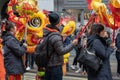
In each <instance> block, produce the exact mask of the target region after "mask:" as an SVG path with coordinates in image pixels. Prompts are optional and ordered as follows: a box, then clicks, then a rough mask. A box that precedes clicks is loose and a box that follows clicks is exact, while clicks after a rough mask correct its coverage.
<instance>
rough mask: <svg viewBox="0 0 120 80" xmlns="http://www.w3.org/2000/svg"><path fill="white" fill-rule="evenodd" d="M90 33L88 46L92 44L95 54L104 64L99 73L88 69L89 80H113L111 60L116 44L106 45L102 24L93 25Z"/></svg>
mask: <svg viewBox="0 0 120 80" xmlns="http://www.w3.org/2000/svg"><path fill="white" fill-rule="evenodd" d="M90 33H91V34H90V36H89V37H88V40H87V46H89V45H91V44H92V47H91V49H94V50H95V54H96V56H97V57H99V58H100V59H101V61H102V64H101V67H100V69H99V70H98V71H97V72H96V71H94V70H93V69H91V68H90V67H88V71H87V73H88V80H113V79H112V73H111V69H110V61H109V58H110V55H111V54H112V53H113V51H114V48H115V43H114V42H112V43H110V44H109V45H108V44H107V43H106V40H105V29H104V26H103V25H102V24H94V25H92V27H91V32H90ZM99 45H100V46H99Z"/></svg>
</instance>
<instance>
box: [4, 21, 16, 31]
mask: <svg viewBox="0 0 120 80" xmlns="http://www.w3.org/2000/svg"><path fill="white" fill-rule="evenodd" d="M14 26H15V24H14V23H12V22H7V23H6V26H5V31H10V29H11V28H14Z"/></svg>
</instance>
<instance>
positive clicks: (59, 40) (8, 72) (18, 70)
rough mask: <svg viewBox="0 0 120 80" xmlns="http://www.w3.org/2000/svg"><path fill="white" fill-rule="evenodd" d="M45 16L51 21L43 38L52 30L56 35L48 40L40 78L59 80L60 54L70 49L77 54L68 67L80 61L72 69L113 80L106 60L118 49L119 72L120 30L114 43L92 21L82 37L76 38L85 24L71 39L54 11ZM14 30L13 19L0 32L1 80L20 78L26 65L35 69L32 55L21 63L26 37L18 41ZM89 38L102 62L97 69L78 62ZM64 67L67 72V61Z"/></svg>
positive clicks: (97, 78) (90, 79)
mask: <svg viewBox="0 0 120 80" xmlns="http://www.w3.org/2000/svg"><path fill="white" fill-rule="evenodd" d="M48 17H49V21H50V24H48V25H47V28H45V29H44V30H43V32H44V36H43V37H46V36H47V35H48V34H51V33H56V34H57V35H52V36H50V38H49V40H48V42H49V44H48V47H49V48H48V51H49V54H50V55H51V57H50V59H49V61H48V64H47V67H46V68H45V75H44V77H43V78H41V79H40V78H39V80H62V76H63V73H62V65H63V55H65V54H67V53H68V52H70V51H71V50H73V49H75V51H76V56H75V58H74V60H73V64H72V66H71V68H72V69H75V68H76V67H77V63H79V68H78V70H77V71H75V72H76V73H79V72H82V74H84V75H86V74H87V75H88V80H113V79H112V73H111V69H110V61H109V59H110V55H111V54H112V53H113V52H114V51H115V50H116V49H117V50H116V58H117V62H118V67H117V74H118V75H120V33H118V35H117V37H116V40H115V42H113V41H112V39H111V37H110V33H109V32H108V31H106V30H105V26H104V25H102V24H93V25H91V26H90V27H89V28H88V29H87V30H86V31H85V32H84V33H83V34H82V37H80V38H79V39H76V37H77V36H78V35H79V33H80V32H81V31H82V29H83V27H84V26H80V28H79V30H77V31H75V35H74V38H73V36H72V38H71V37H70V36H69V37H68V36H67V35H66V34H64V35H61V34H60V32H61V30H60V29H59V28H60V27H61V26H60V25H59V22H60V16H59V15H58V14H57V13H55V12H51V13H50V14H49V15H48ZM62 27H63V26H62ZM15 32H16V26H15V24H14V23H12V22H7V23H6V26H5V31H3V32H2V35H1V38H2V40H3V41H2V42H1V44H2V48H1V49H2V50H1V53H0V57H2V56H3V57H4V58H0V59H1V60H0V61H1V62H3V61H4V64H2V63H0V68H3V69H2V70H3V71H1V72H0V80H22V75H23V74H24V72H25V67H26V70H29V69H30V68H34V63H33V61H34V60H32V59H33V55H29V54H27V61H26V65H24V63H23V60H22V56H23V55H25V53H26V50H27V44H26V41H25V40H22V41H18V40H17V39H16V37H15ZM91 41H92V49H94V51H95V55H96V56H97V57H99V58H100V60H101V61H102V65H101V67H100V69H99V70H98V71H97V72H96V71H94V70H93V69H91V68H90V67H88V66H86V65H84V63H80V62H78V61H77V57H78V56H79V54H80V50H81V48H82V47H87V46H88V45H89V44H90V42H91ZM98 45H100V46H98ZM28 61H29V62H28ZM1 64H2V65H1ZM66 66H67V71H69V64H67V65H66ZM2 75H3V77H2Z"/></svg>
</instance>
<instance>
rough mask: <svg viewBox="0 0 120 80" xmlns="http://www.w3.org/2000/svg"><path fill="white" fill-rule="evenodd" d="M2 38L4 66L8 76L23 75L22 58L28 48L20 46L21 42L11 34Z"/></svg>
mask: <svg viewBox="0 0 120 80" xmlns="http://www.w3.org/2000/svg"><path fill="white" fill-rule="evenodd" d="M2 38H3V55H4V64H5V69H6V72H7V74H23V73H24V65H23V62H22V56H23V54H24V53H25V52H26V47H25V46H23V45H22V46H20V42H19V41H18V40H17V39H16V38H15V37H14V36H13V35H12V34H11V33H9V32H7V33H6V34H5V35H4V36H2Z"/></svg>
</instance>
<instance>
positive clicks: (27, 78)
mask: <svg viewBox="0 0 120 80" xmlns="http://www.w3.org/2000/svg"><path fill="white" fill-rule="evenodd" d="M35 75H36V74H35V73H25V74H24V80H35ZM63 80H87V79H85V78H80V77H70V76H64V78H63Z"/></svg>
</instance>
